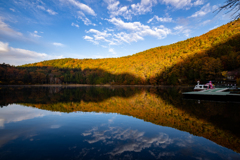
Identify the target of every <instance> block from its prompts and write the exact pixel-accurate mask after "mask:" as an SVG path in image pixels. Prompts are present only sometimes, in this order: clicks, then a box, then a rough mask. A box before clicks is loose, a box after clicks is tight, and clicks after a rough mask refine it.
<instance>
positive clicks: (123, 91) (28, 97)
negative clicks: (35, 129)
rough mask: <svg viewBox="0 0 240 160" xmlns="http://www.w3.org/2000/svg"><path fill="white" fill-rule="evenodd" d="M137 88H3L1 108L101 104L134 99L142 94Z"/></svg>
mask: <svg viewBox="0 0 240 160" xmlns="http://www.w3.org/2000/svg"><path fill="white" fill-rule="evenodd" d="M141 90H142V89H141V88H137V87H125V88H122V87H114V88H113V87H78V88H77V89H76V88H68V89H66V88H65V89H64V88H62V87H18V88H17V87H13V88H8V87H3V88H0V95H2V96H1V97H0V106H6V105H8V104H12V103H34V104H35V103H40V104H53V103H58V102H69V101H71V102H80V101H84V102H100V101H104V100H107V99H109V98H111V97H123V98H124V97H125V98H127V97H132V96H134V94H136V93H139V92H141Z"/></svg>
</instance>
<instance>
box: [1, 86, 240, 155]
mask: <svg viewBox="0 0 240 160" xmlns="http://www.w3.org/2000/svg"><path fill="white" fill-rule="evenodd" d="M183 90H187V88H178V89H176V88H137V87H133V88H129V87H128V88H120V87H117V88H114V89H113V88H98V87H89V88H88V87H87V88H86V87H85V88H70V89H64V88H57V89H53V88H33V89H32V88H13V89H12V90H10V89H9V88H2V89H0V94H1V95H2V96H1V97H0V104H1V106H2V107H3V108H0V128H1V129H0V131H1V132H0V137H1V138H0V147H1V148H0V159H9V158H12V159H14V156H13V155H9V154H6V151H11V152H12V153H16V155H18V153H19V151H18V150H19V147H22V150H21V151H22V153H21V155H23V154H26V155H27V154H28V153H27V152H28V151H29V149H30V148H31V149H32V150H35V151H37V150H38V149H39V146H41V147H43V148H44V147H45V148H46V149H44V151H42V152H44V153H45V157H44V156H39V157H38V159H64V158H63V157H65V158H69V159H131V158H132V159H162V158H164V159H168V158H171V159H181V158H184V159H204V158H206V157H207V158H209V159H228V158H230V159H234V158H235V159H239V158H240V157H239V154H237V153H234V152H233V151H231V150H229V149H232V150H234V151H236V152H239V151H240V148H239V144H240V136H239V135H240V134H239V130H238V129H237V127H238V126H239V124H240V123H239V122H240V118H239V113H240V109H239V107H238V106H239V104H237V103H218V102H208V101H201V103H200V104H199V103H198V101H191V100H187V101H186V100H183V99H182V97H181V92H182V91H183ZM12 103H18V104H19V105H16V104H13V105H10V104H12ZM26 106H28V107H26ZM53 111H54V112H53ZM79 111H81V112H79ZM75 112H77V113H75ZM96 112H98V113H96ZM106 113H108V114H106ZM109 113H118V114H109ZM120 114H121V115H120ZM123 115H127V116H123ZM134 117H136V118H138V119H136V118H134ZM143 120H144V121H147V122H144V121H143ZM155 124H157V125H155ZM163 126H166V127H163ZM169 127H172V128H169ZM182 131H184V132H182ZM194 135H196V136H194ZM209 140H211V141H209ZM212 141H213V142H215V143H217V144H219V145H222V146H224V147H221V146H219V145H217V144H215V143H213V142H212ZM22 144H25V145H24V146H25V147H23V146H22ZM225 147H227V148H229V149H227V148H225ZM31 149H30V150H31ZM47 149H48V150H49V151H48V150H47ZM61 151H62V152H61ZM50 152H52V153H50ZM56 152H58V154H59V155H56ZM59 152H60V153H59ZM37 154H40V152H37ZM25 158H26V159H30V158H33V159H35V158H36V157H33V155H29V156H28V157H25Z"/></svg>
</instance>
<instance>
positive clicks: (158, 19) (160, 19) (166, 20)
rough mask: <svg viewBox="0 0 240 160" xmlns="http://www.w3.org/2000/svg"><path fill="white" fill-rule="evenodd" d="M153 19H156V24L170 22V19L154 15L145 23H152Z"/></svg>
mask: <svg viewBox="0 0 240 160" xmlns="http://www.w3.org/2000/svg"><path fill="white" fill-rule="evenodd" d="M154 19H156V20H157V21H158V22H172V21H173V20H172V18H162V17H158V16H157V15H154V16H153V18H151V19H149V20H148V21H147V23H150V22H152V21H153V20H154Z"/></svg>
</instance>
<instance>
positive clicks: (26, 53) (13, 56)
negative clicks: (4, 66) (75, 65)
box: [0, 41, 63, 65]
mask: <svg viewBox="0 0 240 160" xmlns="http://www.w3.org/2000/svg"><path fill="white" fill-rule="evenodd" d="M8 45H9V44H8V43H4V42H1V41H0V56H1V63H3V62H4V63H10V64H14V65H21V64H25V63H33V62H38V61H41V60H48V59H53V58H63V56H51V55H47V54H46V53H38V52H35V51H30V50H26V49H21V48H13V47H9V46H8Z"/></svg>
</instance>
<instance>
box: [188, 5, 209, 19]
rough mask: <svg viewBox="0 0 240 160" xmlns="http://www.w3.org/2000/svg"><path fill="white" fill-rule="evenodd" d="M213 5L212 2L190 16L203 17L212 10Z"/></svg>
mask: <svg viewBox="0 0 240 160" xmlns="http://www.w3.org/2000/svg"><path fill="white" fill-rule="evenodd" d="M211 11H212V9H211V6H210V3H208V4H206V5H205V6H203V7H202V8H201V9H200V10H199V11H197V12H195V13H194V14H193V15H191V16H190V18H196V17H202V16H205V15H206V14H208V13H209V12H211Z"/></svg>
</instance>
